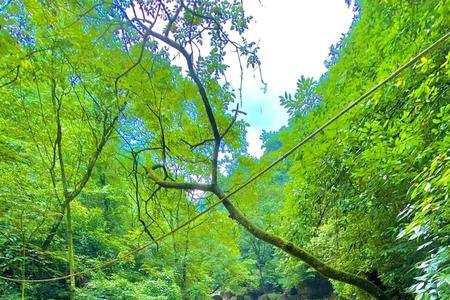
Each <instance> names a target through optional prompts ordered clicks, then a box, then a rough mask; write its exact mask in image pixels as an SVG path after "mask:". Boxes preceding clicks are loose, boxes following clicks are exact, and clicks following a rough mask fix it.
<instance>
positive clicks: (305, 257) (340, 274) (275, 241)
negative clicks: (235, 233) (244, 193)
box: [213, 187, 389, 300]
mask: <svg viewBox="0 0 450 300" xmlns="http://www.w3.org/2000/svg"><path fill="white" fill-rule="evenodd" d="M213 192H214V194H215V195H216V196H217V197H218V198H220V199H224V198H225V197H226V195H225V193H224V192H223V191H222V190H220V189H219V188H218V187H215V189H214V191H213ZM222 203H223V205H224V206H225V208H226V209H227V211H228V212H229V214H230V217H231V218H232V219H234V220H235V221H236V222H237V223H239V224H240V225H241V226H243V227H244V228H245V229H246V230H247V231H248V232H250V233H251V234H252V235H254V236H255V237H256V238H258V239H260V240H263V241H265V242H267V243H269V244H271V245H273V246H275V247H277V248H279V249H281V250H283V251H284V252H286V253H288V254H290V255H292V256H294V257H296V258H298V259H300V260H301V261H303V262H305V263H306V264H308V265H309V266H310V267H312V268H313V269H314V270H316V271H317V272H319V273H320V274H322V275H323V276H324V277H327V278H330V279H334V280H338V281H341V282H345V283H348V284H351V285H353V286H356V287H358V288H360V289H361V290H363V291H365V292H367V293H368V294H370V295H371V296H373V297H374V298H375V299H379V300H388V299H389V298H388V297H387V296H386V294H385V293H384V292H383V291H382V290H381V289H380V288H379V287H377V286H376V285H375V284H373V283H372V282H370V281H368V280H367V279H365V278H363V277H360V276H357V275H354V274H351V273H348V272H345V271H341V270H337V269H334V268H332V267H330V266H328V265H327V264H325V263H323V262H322V261H321V260H319V259H318V258H316V257H315V256H313V255H312V254H310V253H308V252H306V251H305V250H303V249H302V248H300V247H298V246H296V245H294V244H293V243H292V242H290V241H287V240H284V239H282V238H280V237H278V236H276V235H274V234H271V233H269V232H266V231H264V230H263V229H261V228H259V227H258V226H256V225H255V224H253V223H252V222H251V221H250V220H249V219H248V218H247V217H246V216H244V215H243V214H242V213H241V212H240V211H239V210H238V209H237V208H236V207H235V206H234V205H233V203H231V202H230V200H229V199H225V200H224V201H223V202H222Z"/></svg>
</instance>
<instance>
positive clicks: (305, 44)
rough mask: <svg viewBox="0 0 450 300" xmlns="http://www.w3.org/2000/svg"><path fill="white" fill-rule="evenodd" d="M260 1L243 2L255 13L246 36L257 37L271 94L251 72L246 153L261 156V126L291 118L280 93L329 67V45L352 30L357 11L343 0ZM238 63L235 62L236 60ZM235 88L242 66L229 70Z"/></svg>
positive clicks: (246, 106)
mask: <svg viewBox="0 0 450 300" xmlns="http://www.w3.org/2000/svg"><path fill="white" fill-rule="evenodd" d="M262 4H263V5H262V6H261V5H260V4H259V1H258V0H247V1H244V6H245V10H246V12H247V14H248V15H252V16H254V22H252V24H251V26H250V28H249V30H248V36H249V37H250V39H251V40H254V41H259V46H260V58H261V61H262V70H263V78H264V81H265V82H266V83H267V84H268V90H267V93H266V94H264V93H263V92H262V91H261V87H262V85H261V83H260V81H259V79H258V76H255V74H251V72H250V71H247V73H246V75H245V77H244V86H243V89H244V90H243V110H244V111H246V112H247V116H246V117H245V121H246V122H248V123H249V124H250V126H251V128H249V133H248V134H247V141H248V143H249V149H248V152H249V153H251V154H252V155H255V156H258V157H259V156H260V155H261V154H262V150H260V149H259V148H260V145H261V141H259V135H260V134H261V132H262V130H263V129H265V130H277V129H279V128H280V127H281V126H283V125H285V124H286V123H287V114H286V112H285V110H284V109H283V108H282V107H281V106H280V105H279V96H280V95H282V94H284V92H285V91H287V92H291V93H293V92H294V91H295V88H296V82H297V79H298V78H299V77H300V75H305V76H312V77H315V78H319V77H320V75H321V74H322V73H324V72H325V70H326V69H325V66H324V64H323V62H324V60H325V59H326V58H327V57H328V52H329V47H330V45H331V44H333V43H336V42H338V41H339V39H340V36H341V34H343V33H345V32H346V31H348V28H349V26H350V25H351V22H352V18H353V12H352V10H351V8H348V7H347V6H346V4H345V1H344V0H314V1H311V0H277V1H274V0H266V1H262ZM233 63H234V64H235V63H236V62H233ZM228 74H230V75H228V77H229V78H234V79H235V81H232V83H233V85H234V86H235V87H237V86H238V84H239V80H238V77H239V68H238V67H237V66H235V65H234V66H232V67H231V68H230V70H229V72H228Z"/></svg>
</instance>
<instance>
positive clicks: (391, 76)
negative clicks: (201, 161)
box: [0, 31, 450, 283]
mask: <svg viewBox="0 0 450 300" xmlns="http://www.w3.org/2000/svg"><path fill="white" fill-rule="evenodd" d="M449 37H450V31H449V32H447V33H446V34H445V35H443V36H442V37H441V38H439V39H438V40H437V41H435V42H434V43H433V44H431V45H430V46H429V47H427V48H426V49H425V50H423V51H421V52H420V53H419V54H417V55H416V56H414V57H413V58H411V59H410V60H409V61H408V62H407V63H405V64H404V65H402V66H401V67H399V68H398V69H397V70H395V71H394V72H393V73H391V75H389V76H388V77H386V78H385V79H383V80H382V81H381V82H379V83H378V84H377V85H375V86H373V87H372V88H371V89H369V90H368V91H367V92H365V93H364V94H363V95H362V96H360V97H359V98H358V99H356V100H355V101H353V102H351V103H350V104H349V105H347V106H346V107H345V108H344V109H343V110H341V111H340V112H339V113H338V114H336V115H335V116H334V117H332V118H331V119H329V120H328V121H327V122H325V123H324V124H323V125H322V126H320V127H318V128H317V129H316V130H314V131H313V132H312V133H310V134H309V135H308V136H307V137H305V138H304V139H303V140H301V141H300V142H299V143H298V144H296V145H295V146H294V147H292V148H291V149H290V150H288V151H287V152H286V153H285V154H283V155H282V156H280V157H279V158H278V159H276V160H275V161H273V162H272V163H270V164H269V165H267V166H266V167H265V168H264V169H262V170H261V171H259V172H258V173H256V174H255V175H253V176H252V177H250V179H248V180H247V181H246V182H245V183H243V184H242V185H241V186H239V187H237V188H236V189H235V190H233V191H231V192H229V193H228V194H227V195H225V196H224V197H223V198H221V199H220V200H218V201H217V202H215V203H213V204H212V205H211V206H209V207H208V208H206V209H205V210H203V211H202V212H200V213H198V214H196V215H195V216H193V217H192V218H190V219H189V220H187V221H186V222H184V223H182V224H181V225H179V226H178V227H176V228H175V229H173V230H172V231H170V232H168V233H166V234H163V235H161V236H159V237H158V238H156V239H155V240H152V241H151V242H149V243H146V244H144V245H142V246H140V247H138V248H135V249H134V250H132V251H129V252H127V253H126V254H124V255H122V256H118V257H116V258H114V259H110V260H107V261H105V262H104V263H102V264H99V265H97V266H95V267H92V268H87V269H85V270H83V271H81V272H77V273H74V274H70V275H64V276H59V277H52V278H46V279H15V278H11V277H5V276H0V279H3V280H6V281H12V282H17V283H44V282H51V281H58V280H62V279H67V278H70V277H72V276H74V277H76V276H80V275H83V274H86V273H89V272H94V271H97V270H100V269H102V268H105V267H107V266H110V265H113V264H115V263H117V262H119V261H121V260H123V259H125V258H127V257H129V256H131V255H133V254H136V253H138V252H140V251H142V250H144V249H146V248H148V247H150V246H152V245H153V244H156V243H158V242H160V241H162V240H164V239H165V238H167V237H169V236H171V235H174V234H175V233H176V232H178V231H180V230H181V229H183V228H184V227H186V226H187V225H189V224H191V223H192V222H194V221H195V220H197V219H198V218H200V217H201V216H203V215H205V214H207V213H208V212H210V211H212V210H213V209H214V208H216V207H217V206H219V205H220V204H222V202H224V201H225V200H226V199H228V198H230V197H231V196H233V195H235V194H236V193H238V192H239V191H241V190H242V189H244V188H245V187H246V186H248V185H249V184H250V183H252V182H254V181H255V180H256V179H258V178H259V177H261V176H262V175H264V174H265V173H267V172H268V171H269V170H270V169H272V168H273V167H275V166H276V165H277V164H278V163H280V162H281V161H283V160H284V159H286V158H287V157H288V156H290V155H291V154H292V153H294V152H295V151H296V150H298V149H299V148H300V147H301V146H303V145H304V144H306V143H307V142H308V141H310V140H311V139H313V138H314V137H315V136H316V135H317V134H318V133H320V132H321V131H323V130H324V129H326V128H327V127H328V126H330V125H331V124H332V123H334V122H335V121H336V120H338V119H339V118H340V117H342V116H343V115H344V114H345V113H347V112H348V111H349V110H351V109H352V108H353V107H355V106H356V105H357V104H359V103H360V102H361V101H363V100H364V99H366V98H367V97H369V96H370V95H371V94H373V93H374V92H375V91H377V90H378V89H380V88H381V87H382V86H383V85H385V84H386V83H387V82H389V81H390V80H392V79H394V78H395V77H397V76H398V75H399V74H400V73H402V72H403V71H404V70H405V69H407V68H408V67H410V66H411V65H412V64H414V63H415V62H417V61H418V60H419V59H420V58H421V57H422V56H424V55H425V54H427V53H428V52H430V51H431V50H433V49H434V48H436V47H437V46H438V45H439V44H440V43H442V42H443V41H445V40H446V39H448V38H449ZM201 224H202V223H201ZM201 224H198V225H196V226H194V227H197V226H199V225H201Z"/></svg>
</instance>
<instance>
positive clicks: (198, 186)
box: [146, 169, 213, 192]
mask: <svg viewBox="0 0 450 300" xmlns="http://www.w3.org/2000/svg"><path fill="white" fill-rule="evenodd" d="M146 170H147V176H148V177H149V178H150V179H151V180H153V181H154V182H155V183H156V184H157V185H159V186H161V187H163V188H166V189H175V190H200V191H204V192H212V190H213V185H212V184H203V183H196V182H173V181H164V180H161V179H160V178H159V177H158V176H156V175H155V174H154V173H153V172H152V171H150V170H148V169H146Z"/></svg>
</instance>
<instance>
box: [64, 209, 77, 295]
mask: <svg viewBox="0 0 450 300" xmlns="http://www.w3.org/2000/svg"><path fill="white" fill-rule="evenodd" d="M66 220H67V256H68V260H69V275H70V284H69V292H70V300H74V299H75V276H74V274H75V259H74V250H73V231H72V212H71V209H70V202H68V203H67V210H66Z"/></svg>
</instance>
